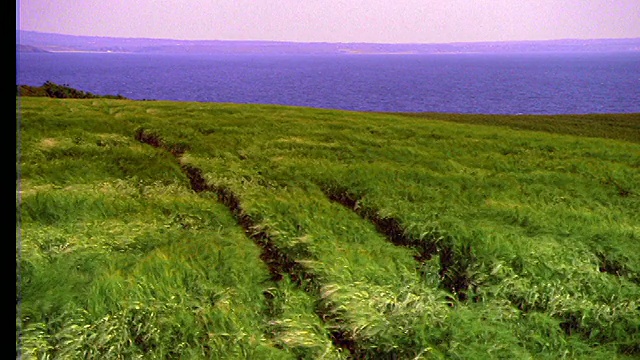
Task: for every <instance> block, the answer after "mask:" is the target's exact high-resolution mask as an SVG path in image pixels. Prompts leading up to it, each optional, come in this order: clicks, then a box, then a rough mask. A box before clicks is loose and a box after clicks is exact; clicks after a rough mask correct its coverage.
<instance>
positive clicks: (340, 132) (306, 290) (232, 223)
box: [16, 96, 640, 360]
mask: <svg viewBox="0 0 640 360" xmlns="http://www.w3.org/2000/svg"><path fill="white" fill-rule="evenodd" d="M16 109H17V111H16V122H17V125H18V132H17V134H16V136H17V148H16V169H17V181H16V214H17V223H16V234H17V236H16V264H17V267H16V275H17V276H16V290H17V291H16V295H17V296H16V355H17V356H21V357H22V358H23V359H606V360H611V359H633V358H638V357H639V356H640V114H602V115H571V116H569V115H566V116H497V115H495V116H488V115H487V116H485V115H455V114H385V113H364V112H349V111H337V110H322V109H311V108H302V107H286V106H275V105H239V104H217V103H195V102H168V101H133V100H126V99H108V98H94V99H52V98H46V97H26V96H23V97H19V96H17V97H16Z"/></svg>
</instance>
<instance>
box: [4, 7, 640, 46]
mask: <svg viewBox="0 0 640 360" xmlns="http://www.w3.org/2000/svg"><path fill="white" fill-rule="evenodd" d="M16 28H19V29H23V30H34V31H42V32H55V33H62V34H70V35H92V36H115V37H146V38H169V39H189V40H282V41H312V42H315V41H324V42H383V43H434V42H466V41H506V40H547V39H566V38H579V39H587V38H624V37H640V0H279V1H277V0H16Z"/></svg>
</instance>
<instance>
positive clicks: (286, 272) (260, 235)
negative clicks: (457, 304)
mask: <svg viewBox="0 0 640 360" xmlns="http://www.w3.org/2000/svg"><path fill="white" fill-rule="evenodd" d="M135 139H136V140H138V141H140V142H142V143H145V144H148V145H151V146H153V147H155V148H159V149H163V150H166V151H168V152H170V153H171V154H173V155H174V157H175V158H176V160H177V161H178V163H179V165H180V168H181V169H182V171H183V172H184V173H185V175H186V176H187V178H188V179H189V182H190V184H191V189H192V190H193V191H194V192H196V193H202V192H210V193H213V194H215V196H216V197H217V200H218V201H219V202H220V203H222V204H223V205H225V206H226V207H227V208H228V209H229V211H231V213H232V215H233V216H234V218H235V219H236V221H237V223H238V225H240V227H242V229H243V231H244V233H245V234H246V236H247V237H249V238H250V239H251V240H252V241H253V242H254V243H255V244H257V245H258V246H259V247H260V249H261V255H260V259H261V260H262V261H263V262H264V263H265V264H266V265H267V268H268V269H269V273H270V274H271V278H272V280H274V281H280V280H282V279H283V277H284V276H289V277H290V279H291V281H292V282H293V283H294V284H296V285H297V286H298V287H299V288H300V289H302V290H304V291H305V292H307V293H309V294H311V295H312V296H314V297H315V298H316V299H319V300H318V302H317V306H316V311H315V312H316V315H317V316H318V318H320V320H321V321H322V322H323V323H325V324H328V323H334V324H335V323H340V319H337V318H335V315H332V312H331V311H330V309H329V308H327V307H326V306H325V305H324V302H323V301H322V300H321V296H320V289H321V287H322V284H321V283H320V281H319V280H318V278H317V276H316V275H315V274H314V273H312V272H311V271H310V270H309V269H307V268H305V267H304V266H303V265H302V264H300V263H298V262H297V261H295V260H294V258H293V257H291V256H290V255H289V254H287V253H285V252H283V251H282V250H281V249H280V248H278V246H277V245H276V244H275V242H274V241H273V239H272V238H271V237H270V236H269V234H268V233H266V232H265V231H262V230H259V226H257V224H256V223H255V221H254V220H253V219H252V218H251V216H250V215H249V214H247V213H246V212H245V211H244V210H243V209H242V206H241V202H240V199H239V198H238V196H237V195H236V194H235V193H234V192H233V191H232V190H230V189H229V188H226V187H224V186H214V185H211V184H209V183H207V181H206V179H205V178H204V176H203V175H202V171H201V170H200V169H199V168H196V167H194V166H191V165H188V164H183V163H182V162H181V161H180V158H181V156H182V155H183V154H184V152H185V151H186V150H187V148H185V147H184V146H183V147H179V148H177V147H175V146H171V145H167V144H166V143H165V142H164V141H163V140H162V139H161V137H160V136H158V135H156V134H153V133H149V132H147V131H146V130H144V129H138V130H137V131H136V134H135ZM264 296H265V299H266V302H267V304H273V296H274V295H273V294H271V293H270V292H268V291H265V292H264ZM327 328H328V330H329V332H330V335H331V341H332V343H333V345H334V346H335V347H336V348H339V349H342V351H344V352H346V353H347V354H349V355H350V358H355V359H362V358H365V357H366V356H365V351H364V350H362V349H360V348H359V347H358V344H357V343H356V342H355V341H353V340H352V339H350V338H349V336H347V334H346V332H345V331H342V330H340V329H337V328H336V327H335V326H331V325H330V324H328V326H327ZM369 355H370V354H369Z"/></svg>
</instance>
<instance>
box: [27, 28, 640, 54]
mask: <svg viewBox="0 0 640 360" xmlns="http://www.w3.org/2000/svg"><path fill="white" fill-rule="evenodd" d="M16 51H17V52H105V53H150V54H265V55H266V54H316V55H322V54H326V55H330V54H464V53H545V52H554V53H557V52H640V38H631V39H597V40H595V39H594V40H580V39H567V40H548V41H513V42H475V43H447V44H377V43H299V42H281V41H232V40H171V39H147V38H117V37H95V36H73V35H63V34H54V33H42V32H35V31H22V30H16Z"/></svg>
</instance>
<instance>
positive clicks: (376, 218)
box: [320, 185, 476, 301]
mask: <svg viewBox="0 0 640 360" xmlns="http://www.w3.org/2000/svg"><path fill="white" fill-rule="evenodd" d="M320 188H321V190H322V192H323V193H324V194H325V196H327V198H329V200H331V201H334V202H336V203H338V204H340V205H342V206H344V207H346V208H348V209H349V210H351V211H353V212H355V213H356V214H358V215H359V216H360V217H361V218H363V219H365V220H367V221H369V222H371V223H372V224H373V225H374V226H375V227H376V230H377V231H378V232H379V233H381V234H382V235H384V236H385V237H386V238H387V239H388V240H389V241H390V242H391V243H393V244H394V245H397V246H402V247H407V248H411V249H415V250H417V252H418V254H417V255H415V256H414V258H415V259H416V261H418V262H419V263H420V264H422V263H424V262H425V261H428V260H430V259H431V258H432V257H433V256H434V255H439V257H440V273H439V275H440V281H441V284H442V286H443V287H444V288H445V289H447V290H448V291H449V292H451V294H453V295H454V296H456V297H457V299H458V300H461V301H466V300H467V299H468V298H469V295H468V292H469V289H470V288H471V289H473V290H475V289H476V285H475V284H474V281H473V279H472V278H471V277H470V276H469V273H470V272H469V270H470V269H471V268H472V266H473V265H474V262H475V260H476V259H475V256H474V255H473V252H472V249H471V246H470V245H467V246H462V247H460V248H459V249H456V248H455V247H454V245H453V244H452V243H451V242H450V241H443V239H444V238H445V237H443V236H441V234H439V233H437V232H436V233H433V234H431V236H430V237H429V238H427V239H423V238H417V237H413V236H411V235H409V234H407V233H406V232H405V229H404V228H403V227H402V225H401V224H400V222H399V221H398V220H397V219H395V218H391V217H382V216H380V214H379V212H378V211H377V210H376V209H372V208H369V207H364V206H362V205H361V204H360V200H361V197H360V196H357V195H355V194H353V193H351V192H349V191H348V190H347V189H346V188H343V187H340V186H329V185H320ZM474 300H475V299H474Z"/></svg>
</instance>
